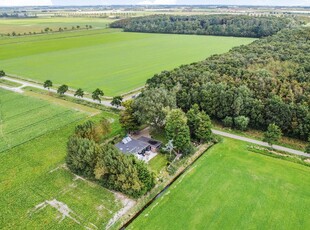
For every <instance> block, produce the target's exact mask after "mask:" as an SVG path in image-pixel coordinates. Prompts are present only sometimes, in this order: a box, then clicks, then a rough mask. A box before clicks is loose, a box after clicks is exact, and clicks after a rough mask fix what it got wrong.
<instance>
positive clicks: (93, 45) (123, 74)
mask: <svg viewBox="0 0 310 230" xmlns="http://www.w3.org/2000/svg"><path fill="white" fill-rule="evenodd" d="M252 41H253V39H250V38H233V37H212V36H195V35H171V34H142V33H124V32H120V31H119V30H111V29H106V30H91V31H75V32H66V33H58V34H51V35H37V36H25V37H16V38H2V39H0V49H1V53H0V66H1V68H2V69H4V70H5V71H6V72H7V73H9V74H13V75H17V76H20V77H23V78H28V79H34V80H37V81H39V82H43V81H45V80H46V79H50V80H52V81H53V82H54V83H55V84H68V85H69V86H70V87H72V88H79V87H81V88H83V89H84V90H86V91H89V92H92V91H93V90H94V89H96V88H98V87H99V88H101V89H102V90H103V91H104V93H105V95H107V96H115V95H118V94H122V93H126V92H128V91H130V90H134V89H136V88H138V87H141V86H143V85H144V84H145V81H146V80H147V79H148V78H150V77H152V76H153V75H154V74H156V73H159V72H161V71H163V70H171V69H173V68H176V67H178V66H180V65H181V64H188V63H191V62H195V61H199V60H203V59H205V58H207V57H208V56H210V55H212V54H219V53H224V52H227V51H228V50H230V49H231V48H232V47H235V46H239V45H242V44H248V43H250V42H252Z"/></svg>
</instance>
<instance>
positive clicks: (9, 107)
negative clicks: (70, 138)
mask: <svg viewBox="0 0 310 230" xmlns="http://www.w3.org/2000/svg"><path fill="white" fill-rule="evenodd" d="M85 116H86V114H83V113H80V112H78V111H75V110H72V109H68V108H66V107H63V106H57V105H53V104H51V103H49V102H46V101H44V100H40V99H36V98H32V97H26V96H23V95H20V94H17V93H13V92H10V91H6V90H2V89H0V137H1V138H0V153H1V152H3V151H5V150H7V149H10V148H13V147H15V146H17V145H20V144H22V143H25V142H27V141H29V140H31V139H33V138H36V137H39V136H41V135H43V134H45V133H47V132H49V131H53V130H55V129H58V128H60V127H62V126H64V125H66V124H69V123H71V122H74V121H77V120H79V119H82V118H83V117H85Z"/></svg>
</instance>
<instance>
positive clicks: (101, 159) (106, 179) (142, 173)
mask: <svg viewBox="0 0 310 230" xmlns="http://www.w3.org/2000/svg"><path fill="white" fill-rule="evenodd" d="M101 150H102V151H101V152H100V153H99V155H98V158H97V163H96V166H95V170H94V172H95V176H96V179H97V180H99V182H100V184H102V185H103V186H104V187H107V188H109V189H113V190H117V191H120V192H123V193H125V194H127V195H130V196H132V197H139V196H140V195H142V194H144V193H145V192H146V191H148V190H149V189H150V188H151V187H153V185H152V184H153V183H152V181H153V180H154V179H153V175H152V174H151V173H150V172H148V169H147V167H146V165H145V164H144V163H139V162H138V161H137V159H135V156H133V155H125V154H123V153H121V152H119V151H118V149H116V148H115V147H114V146H113V145H111V144H107V145H104V146H102V149H101Z"/></svg>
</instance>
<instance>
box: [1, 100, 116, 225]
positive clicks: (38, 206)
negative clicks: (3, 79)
mask: <svg viewBox="0 0 310 230" xmlns="http://www.w3.org/2000/svg"><path fill="white" fill-rule="evenodd" d="M2 96H3V95H1V96H0V98H1V99H2ZM18 96H19V95H18ZM19 100H23V98H17V99H16V100H15V101H14V103H16V104H15V109H10V110H11V111H12V112H11V113H13V111H15V114H17V112H19V111H20V107H21V106H22V105H21V104H20V103H18V101H19ZM24 103H25V101H24ZM34 104H36V103H34ZM27 105H29V104H27ZM54 109H55V108H54ZM24 114H26V113H24ZM72 116H73V118H74V114H72ZM103 116H104V117H107V118H109V119H110V120H111V121H112V120H113V123H112V132H113V133H115V132H117V131H119V130H120V125H119V123H118V122H117V121H118V116H117V115H116V114H113V113H108V112H104V113H102V114H100V115H97V116H96V117H93V118H92V120H95V121H96V120H99V119H100V118H101V117H103ZM21 120H22V119H21ZM83 120H84V119H83ZM83 120H82V121H78V122H73V123H70V124H67V125H64V126H62V127H61V128H59V129H57V130H54V131H53V132H48V133H45V134H44V135H42V136H40V137H38V138H35V139H32V140H31V141H28V142H26V143H24V144H22V145H19V146H17V147H15V148H12V149H10V150H6V151H4V152H2V153H0V155H1V167H0V206H1V207H3V208H2V210H1V212H0V229H104V228H105V226H106V225H107V223H108V221H109V219H111V218H112V217H113V215H114V214H115V212H116V211H118V210H119V209H120V208H121V203H120V201H119V200H117V199H116V198H115V196H114V194H113V193H111V192H110V191H108V190H106V189H104V188H103V187H101V186H99V185H96V184H93V183H90V182H87V181H85V180H83V179H81V178H78V177H76V176H75V175H73V174H72V173H71V172H70V171H69V170H68V169H66V167H65V164H64V163H65V155H66V142H67V140H68V137H69V135H71V134H72V133H73V130H74V127H75V126H76V125H77V124H78V123H80V122H83ZM49 124H50V125H53V123H50V122H49ZM29 129H31V127H29ZM33 137H34V135H33V134H31V138H33ZM53 205H56V206H54V207H53ZM57 205H59V206H57ZM57 207H58V208H59V209H57ZM60 208H62V210H63V211H64V213H65V211H69V212H68V213H66V214H68V215H67V216H66V215H63V214H62V213H61V211H60Z"/></svg>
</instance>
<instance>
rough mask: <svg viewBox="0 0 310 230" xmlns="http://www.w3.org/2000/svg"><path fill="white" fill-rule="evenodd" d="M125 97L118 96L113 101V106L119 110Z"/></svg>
mask: <svg viewBox="0 0 310 230" xmlns="http://www.w3.org/2000/svg"><path fill="white" fill-rule="evenodd" d="M122 101H123V97H122V96H116V97H113V99H112V101H111V105H113V106H116V107H117V108H118V107H120V106H121V105H122Z"/></svg>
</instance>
